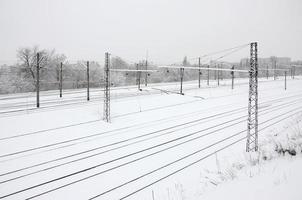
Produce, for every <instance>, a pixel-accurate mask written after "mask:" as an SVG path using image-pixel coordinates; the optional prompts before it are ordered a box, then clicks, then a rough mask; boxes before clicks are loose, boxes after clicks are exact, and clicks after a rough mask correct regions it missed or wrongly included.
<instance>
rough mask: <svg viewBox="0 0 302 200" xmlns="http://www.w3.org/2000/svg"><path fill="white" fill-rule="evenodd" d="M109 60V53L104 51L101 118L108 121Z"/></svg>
mask: <svg viewBox="0 0 302 200" xmlns="http://www.w3.org/2000/svg"><path fill="white" fill-rule="evenodd" d="M109 66H110V60H109V53H105V66H104V78H105V80H104V81H105V85H104V110H103V115H104V117H103V120H104V121H106V122H110V71H109Z"/></svg>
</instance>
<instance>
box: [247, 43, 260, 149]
mask: <svg viewBox="0 0 302 200" xmlns="http://www.w3.org/2000/svg"><path fill="white" fill-rule="evenodd" d="M246 151H247V152H249V151H258V55H257V42H254V43H251V44H250V71H249V104H248V121H247V142H246Z"/></svg>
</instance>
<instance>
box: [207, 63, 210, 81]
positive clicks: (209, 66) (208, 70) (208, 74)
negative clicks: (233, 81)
mask: <svg viewBox="0 0 302 200" xmlns="http://www.w3.org/2000/svg"><path fill="white" fill-rule="evenodd" d="M209 68H210V65H208V80H207V85H208V86H209V84H210V69H209Z"/></svg>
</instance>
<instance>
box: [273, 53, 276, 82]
mask: <svg viewBox="0 0 302 200" xmlns="http://www.w3.org/2000/svg"><path fill="white" fill-rule="evenodd" d="M273 62H274V80H276V65H277V61H276V58H274V60H273Z"/></svg>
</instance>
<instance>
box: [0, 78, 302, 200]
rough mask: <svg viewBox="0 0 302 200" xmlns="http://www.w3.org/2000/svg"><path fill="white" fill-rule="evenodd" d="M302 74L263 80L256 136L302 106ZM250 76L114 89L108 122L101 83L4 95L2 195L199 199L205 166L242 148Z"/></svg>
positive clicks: (0, 101) (0, 109)
mask: <svg viewBox="0 0 302 200" xmlns="http://www.w3.org/2000/svg"><path fill="white" fill-rule="evenodd" d="M301 78H302V77H296V78H295V79H294V80H292V79H289V80H288V83H287V90H284V80H283V79H282V78H280V79H278V80H276V81H273V80H271V79H270V80H266V79H260V80H259V134H260V138H259V139H260V140H261V139H262V138H263V137H265V135H266V134H269V133H271V132H272V131H275V130H278V129H279V128H280V127H282V126H284V124H286V123H288V121H290V120H291V119H293V118H294V116H295V115H297V114H299V113H301V112H302V88H301V85H302V79H301ZM247 83H248V80H247V79H237V80H236V81H235V88H234V89H233V90H232V89H231V86H230V80H222V81H220V87H217V86H216V82H215V81H212V82H211V84H210V86H209V87H207V86H206V83H205V82H202V88H200V89H199V88H198V87H197V82H196V81H194V82H186V83H185V85H184V93H185V95H179V94H176V92H178V89H179V84H178V83H177V84H176V83H169V84H166V85H163V84H152V85H149V86H148V87H143V88H142V89H143V91H141V92H139V91H138V90H137V88H136V87H129V88H114V90H112V92H111V97H112V98H111V123H109V124H108V123H105V122H103V121H102V112H103V110H102V109H103V98H102V96H103V92H102V91H101V90H100V89H93V90H92V91H91V99H92V100H91V101H90V102H87V101H86V100H85V98H86V96H85V94H86V93H85V92H86V91H85V90H84V89H83V90H77V91H75V90H69V91H64V93H63V98H61V99H60V98H59V97H58V91H48V92H42V94H41V108H40V109H36V108H34V106H35V96H34V94H33V93H31V94H15V95H6V96H4V95H2V96H0V126H1V134H0V199H1V198H3V199H27V198H33V199H90V198H94V197H95V198H96V199H110V200H111V199H123V198H124V197H125V198H127V199H138V200H142V199H146V200H147V199H150V200H151V199H152V198H153V197H154V199H156V200H158V199H167V200H172V199H175V200H176V199H190V200H191V199H192V200H197V199H202V193H203V191H204V189H203V184H202V182H201V178H202V176H203V175H202V172H203V171H204V170H205V169H209V170H210V169H213V168H215V169H216V168H217V160H219V159H220V158H224V160H226V161H225V162H227V159H225V158H228V157H230V158H231V157H232V158H234V157H236V156H238V155H241V154H242V152H244V150H245V136H246V128H247V124H246V119H247V103H248V84H247ZM167 91H173V92H167ZM233 143H234V144H233ZM230 144H233V145H232V146H230V147H228V148H226V149H223V150H221V151H220V149H222V148H224V147H225V146H228V145H230ZM197 161H199V162H197ZM297 162H300V161H297ZM190 163H195V164H194V165H192V166H189V165H190ZM183 168H184V169H183ZM181 169H183V170H181ZM180 170H181V171H180ZM174 172H175V174H174ZM176 172H177V173H176ZM170 175H171V176H170ZM153 183H154V184H153ZM145 186H149V187H145ZM136 191H138V192H136ZM129 195H130V196H129Z"/></svg>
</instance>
